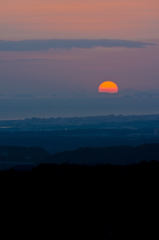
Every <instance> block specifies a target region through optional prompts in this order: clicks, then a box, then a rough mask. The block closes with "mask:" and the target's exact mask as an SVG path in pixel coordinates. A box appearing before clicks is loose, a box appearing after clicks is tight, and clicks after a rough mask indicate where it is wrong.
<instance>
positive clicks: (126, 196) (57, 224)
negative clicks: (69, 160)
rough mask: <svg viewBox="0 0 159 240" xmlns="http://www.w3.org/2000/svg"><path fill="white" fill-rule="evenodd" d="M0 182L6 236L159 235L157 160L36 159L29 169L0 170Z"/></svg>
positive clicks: (92, 239) (88, 238)
mask: <svg viewBox="0 0 159 240" xmlns="http://www.w3.org/2000/svg"><path fill="white" fill-rule="evenodd" d="M0 184H1V188H0V193H1V198H0V201H1V233H2V231H3V230H5V236H7V235H8V234H9V233H10V234H11V236H12V237H14V236H15V237H16V238H18V237H20V238H22V237H24V236H25V237H26V238H40V239H83V240H95V239H96V240H97V239H102V240H104V239H136V238H139V239H146V238H147V237H148V239H158V237H159V231H158V216H159V206H158V202H159V195H158V186H159V162H158V161H151V162H149V163H147V162H141V163H140V164H137V165H126V166H115V165H98V166H82V165H68V164H62V165H54V164H41V165H39V166H37V167H36V168H33V169H32V170H31V171H30V172H25V171H23V172H17V171H15V170H10V171H4V172H0ZM3 213H4V214H3ZM5 227H6V229H5Z"/></svg>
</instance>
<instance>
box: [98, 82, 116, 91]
mask: <svg viewBox="0 0 159 240" xmlns="http://www.w3.org/2000/svg"><path fill="white" fill-rule="evenodd" d="M98 91H99V92H107V93H117V92H118V86H117V85H116V83H114V82H110V81H107V82H103V83H101V84H100V86H99V88H98Z"/></svg>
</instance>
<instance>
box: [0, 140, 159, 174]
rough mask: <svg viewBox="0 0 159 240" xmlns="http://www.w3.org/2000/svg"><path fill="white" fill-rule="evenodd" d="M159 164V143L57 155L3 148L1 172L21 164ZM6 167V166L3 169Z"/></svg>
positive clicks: (93, 149)
mask: <svg viewBox="0 0 159 240" xmlns="http://www.w3.org/2000/svg"><path fill="white" fill-rule="evenodd" d="M151 160H157V161H159V143H152V144H143V145H139V146H136V147H132V146H112V147H104V148H93V147H85V148H79V149H77V150H74V151H66V152H59V153H55V154H53V155H51V154H49V153H48V152H47V151H46V150H45V149H43V148H40V147H31V148H25V147H17V146H15V147H13V146H12V147H7V146H1V147H0V169H9V168H12V167H15V166H17V165H20V166H23V165H24V170H25V165H26V166H27V165H32V167H34V166H37V165H39V164H41V163H52V164H63V163H68V164H79V165H92V166H93V165H100V164H111V165H129V164H138V163H140V162H141V161H146V162H149V161H151ZM1 165H2V166H1Z"/></svg>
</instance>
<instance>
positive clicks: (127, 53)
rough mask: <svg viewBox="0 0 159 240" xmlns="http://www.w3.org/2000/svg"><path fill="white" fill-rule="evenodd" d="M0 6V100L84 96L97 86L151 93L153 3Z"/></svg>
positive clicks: (157, 33)
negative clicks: (108, 83)
mask: <svg viewBox="0 0 159 240" xmlns="http://www.w3.org/2000/svg"><path fill="white" fill-rule="evenodd" d="M0 6H1V7H0V94H1V95H2V94H3V96H14V95H16V94H32V95H34V96H53V95H60V96H67V95H76V94H78V95H79V94H86V95H87V94H88V95H89V94H95V93H97V92H98V87H99V85H100V84H101V83H102V82H104V81H113V82H115V83H116V84H117V85H118V88H119V91H120V90H123V89H135V90H139V91H147V90H150V89H155V90H156V89H158V90H159V67H158V66H159V45H158V44H159V1H158V0H151V1H150V0H98V1H97V0H67V1H66V0H45V1H44V0H0ZM81 39H85V40H88V42H81V41H80V40H81ZM23 40H25V41H23ZM26 40H27V41H26ZM33 40H34V41H33ZM42 40H43V41H42ZM48 40H51V41H52V40H53V42H49V41H48ZM54 40H57V41H56V42H54ZM61 40H62V42H61ZM67 40H69V41H67ZM75 40H76V41H75ZM92 40H94V41H92ZM98 40H100V41H98ZM101 40H105V42H101ZM108 40H109V42H108ZM121 40H122V41H121ZM123 40H124V41H123ZM15 41H16V42H15ZM17 41H18V42H17ZM77 41H78V42H77Z"/></svg>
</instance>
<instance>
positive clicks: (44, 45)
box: [0, 39, 157, 51]
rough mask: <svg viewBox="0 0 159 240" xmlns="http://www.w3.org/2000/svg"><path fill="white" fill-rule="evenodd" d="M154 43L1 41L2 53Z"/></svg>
mask: <svg viewBox="0 0 159 240" xmlns="http://www.w3.org/2000/svg"><path fill="white" fill-rule="evenodd" d="M155 45H157V44H154V43H145V42H138V41H127V40H111V39H99V40H92V39H79V40H78V39H77V40H74V39H73V40H71V39H70V40H69V39H53V40H23V41H3V40H0V51H40V50H49V49H51V48H53V49H57V48H60V49H71V48H85V49H90V48H93V47H106V48H112V47H126V48H146V47H147V46H155Z"/></svg>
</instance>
